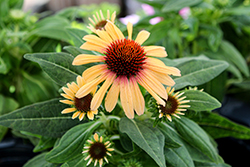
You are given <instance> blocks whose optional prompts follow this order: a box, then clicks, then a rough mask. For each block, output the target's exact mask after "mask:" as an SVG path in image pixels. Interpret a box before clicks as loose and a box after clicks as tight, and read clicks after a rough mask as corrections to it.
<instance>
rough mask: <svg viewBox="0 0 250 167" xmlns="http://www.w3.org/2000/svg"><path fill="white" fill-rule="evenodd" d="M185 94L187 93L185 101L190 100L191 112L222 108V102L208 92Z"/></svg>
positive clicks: (187, 91) (188, 92) (191, 91)
mask: <svg viewBox="0 0 250 167" xmlns="http://www.w3.org/2000/svg"><path fill="white" fill-rule="evenodd" d="M183 92H185V93H184V96H186V99H185V100H190V102H189V103H188V105H190V107H189V108H188V109H189V110H194V111H211V110H214V109H216V108H219V107H221V104H220V102H219V101H218V100H217V99H215V98H214V97H212V96H210V95H209V94H207V93H206V92H200V91H199V90H185V91H183Z"/></svg>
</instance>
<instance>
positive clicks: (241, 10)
mask: <svg viewBox="0 0 250 167" xmlns="http://www.w3.org/2000/svg"><path fill="white" fill-rule="evenodd" d="M226 13H227V14H230V15H249V14H250V7H249V6H240V7H235V8H231V9H228V10H226Z"/></svg>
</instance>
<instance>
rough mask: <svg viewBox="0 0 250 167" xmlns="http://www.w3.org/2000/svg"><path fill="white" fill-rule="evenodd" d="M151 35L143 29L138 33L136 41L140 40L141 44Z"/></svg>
mask: <svg viewBox="0 0 250 167" xmlns="http://www.w3.org/2000/svg"><path fill="white" fill-rule="evenodd" d="M149 35H150V33H149V32H148V31H145V30H142V31H140V32H139V33H138V35H137V37H136V39H135V42H138V43H139V44H140V45H141V44H143V43H144V42H145V41H146V40H147V39H148V37H149Z"/></svg>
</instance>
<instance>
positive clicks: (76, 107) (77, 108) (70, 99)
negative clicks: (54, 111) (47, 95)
mask: <svg viewBox="0 0 250 167" xmlns="http://www.w3.org/2000/svg"><path fill="white" fill-rule="evenodd" d="M85 83H86V82H85V80H84V79H83V78H82V77H81V76H78V77H77V84H76V83H75V82H72V83H71V84H69V83H68V84H67V87H68V88H67V87H63V88H62V90H63V91H64V92H65V93H62V94H61V95H62V96H63V97H65V98H66V99H67V100H60V102H62V103H64V104H69V105H71V107H70V108H66V109H64V110H63V111H62V114H67V113H72V112H74V114H73V115H72V119H75V118H77V117H79V120H80V121H81V120H82V119H83V118H84V116H85V114H86V113H87V117H88V118H89V119H91V120H93V119H94V114H97V112H98V111H97V110H91V109H90V102H91V100H92V98H93V95H94V93H95V91H96V88H95V87H93V88H92V90H91V91H90V92H89V93H88V94H87V95H85V96H83V97H81V98H77V97H76V96H75V94H76V92H77V91H78V90H79V88H80V87H82V86H83V85H84V84H85Z"/></svg>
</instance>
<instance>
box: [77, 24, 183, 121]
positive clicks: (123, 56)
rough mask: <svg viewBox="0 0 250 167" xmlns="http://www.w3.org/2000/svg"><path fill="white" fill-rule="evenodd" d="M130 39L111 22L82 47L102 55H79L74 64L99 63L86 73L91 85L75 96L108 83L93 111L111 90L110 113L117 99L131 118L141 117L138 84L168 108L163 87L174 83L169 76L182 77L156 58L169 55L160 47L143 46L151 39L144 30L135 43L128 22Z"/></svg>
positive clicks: (109, 97)
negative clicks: (100, 84) (135, 115)
mask: <svg viewBox="0 0 250 167" xmlns="http://www.w3.org/2000/svg"><path fill="white" fill-rule="evenodd" d="M127 29H128V37H127V38H125V37H124V35H123V34H122V32H121V31H120V30H119V29H118V27H116V26H115V25H114V24H113V23H112V22H110V21H108V22H107V24H106V25H105V28H104V29H103V30H96V32H95V33H96V34H97V35H86V36H84V37H83V39H84V40H85V41H86V42H85V43H84V44H83V45H82V46H81V48H82V49H86V50H92V51H96V52H99V53H100V55H90V54H80V55H78V56H77V57H76V58H75V59H74V61H73V65H83V64H88V63H95V62H100V63H101V64H98V65H95V66H92V67H90V68H88V69H87V70H85V71H84V72H83V74H82V75H83V77H84V78H85V79H86V81H87V82H88V83H87V84H86V85H84V86H83V87H81V88H80V89H79V91H78V92H77V93H76V97H78V98H81V97H83V96H86V95H87V94H88V93H89V92H90V90H91V89H92V88H93V87H95V86H97V85H98V84H99V83H101V82H103V81H105V82H104V83H103V84H102V86H101V87H100V89H99V90H98V91H97V93H96V94H95V95H94V97H93V99H92V102H91V109H92V110H96V109H97V108H98V107H99V106H100V105H101V102H102V100H103V98H104V95H105V94H106V92H107V90H108V89H109V87H110V86H111V87H110V89H109V91H108V93H107V96H106V99H105V108H106V110H107V111H108V112H111V111H112V110H113V109H114V107H115V105H116V103H117V100H118V97H119V94H120V101H121V104H122V107H123V110H124V112H125V114H126V116H127V117H128V118H130V119H131V118H134V110H135V112H136V113H137V114H138V115H141V114H143V112H144V107H145V102H144V98H143V95H142V93H141V91H140V89H139V86H138V83H139V84H140V85H141V86H142V87H144V88H145V89H146V90H147V91H148V92H149V93H150V94H151V95H152V96H153V97H154V98H155V99H156V100H157V102H158V103H159V104H161V105H163V106H165V101H164V100H163V99H166V100H167V98H168V95H167V93H166V91H165V88H164V86H163V85H162V84H165V85H169V86H172V85H174V84H175V82H174V81H173V79H172V78H171V77H170V76H169V75H175V76H180V71H179V70H178V69H177V68H175V67H167V66H166V65H165V64H164V63H163V62H162V61H160V60H159V59H156V58H153V57H152V56H154V57H166V56H167V53H166V51H165V48H164V47H161V46H142V44H143V42H144V41H146V40H147V39H148V37H149V34H150V33H149V32H148V31H145V30H142V31H141V32H139V34H138V35H137V37H136V38H135V40H133V39H132V29H133V25H132V24H131V23H128V25H127Z"/></svg>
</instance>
